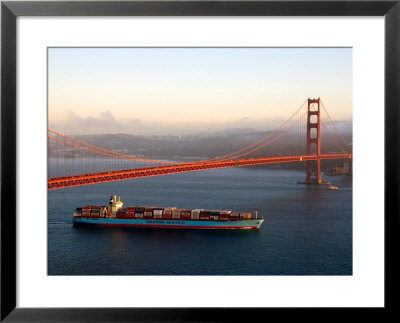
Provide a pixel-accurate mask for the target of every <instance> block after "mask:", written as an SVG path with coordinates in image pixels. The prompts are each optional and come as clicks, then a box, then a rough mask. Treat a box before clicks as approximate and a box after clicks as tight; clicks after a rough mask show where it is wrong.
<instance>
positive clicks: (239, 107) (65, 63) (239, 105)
mask: <svg viewBox="0 0 400 323" xmlns="http://www.w3.org/2000/svg"><path fill="white" fill-rule="evenodd" d="M317 97H320V98H321V100H322V101H323V103H324V106H325V107H326V108H327V110H328V111H329V114H330V115H331V117H332V119H333V120H334V121H338V122H339V123H340V122H344V121H351V120H352V49H351V48H260V47H255V48H49V49H48V118H49V120H48V122H49V129H51V130H54V131H59V132H62V133H64V134H70V135H77V134H102V133H127V134H135V135H169V134H171V135H185V134H192V133H198V132H213V131H219V130H223V129H232V128H254V129H257V130H260V131H267V130H272V129H274V128H275V127H276V126H278V125H279V124H280V123H281V122H282V121H284V120H286V119H287V118H289V117H290V116H291V115H292V114H293V113H294V112H295V111H296V110H297V109H298V108H299V107H300V106H301V105H302V104H303V103H304V101H305V100H306V99H307V98H317Z"/></svg>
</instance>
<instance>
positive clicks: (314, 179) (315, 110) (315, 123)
mask: <svg viewBox="0 0 400 323" xmlns="http://www.w3.org/2000/svg"><path fill="white" fill-rule="evenodd" d="M320 104H321V99H320V98H318V99H310V98H309V99H308V112H307V155H313V154H315V155H317V157H319V156H320V155H321V110H320ZM299 183H300V184H329V183H328V182H323V181H322V178H321V160H320V159H319V158H318V159H317V160H309V161H307V168H306V179H305V181H300V182H299Z"/></svg>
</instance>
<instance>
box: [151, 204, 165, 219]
mask: <svg viewBox="0 0 400 323" xmlns="http://www.w3.org/2000/svg"><path fill="white" fill-rule="evenodd" d="M162 215H163V209H162V208H159V207H156V208H154V209H153V217H154V219H162V217H163V216H162Z"/></svg>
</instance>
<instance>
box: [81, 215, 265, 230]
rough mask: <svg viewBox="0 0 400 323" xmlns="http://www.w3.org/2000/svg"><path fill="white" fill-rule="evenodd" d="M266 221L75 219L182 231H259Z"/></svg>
mask: <svg viewBox="0 0 400 323" xmlns="http://www.w3.org/2000/svg"><path fill="white" fill-rule="evenodd" d="M263 221H264V219H262V218H261V219H248V220H234V221H231V220H227V221H221V220H216V221H211V220H179V219H172V220H169V219H117V218H100V217H99V218H94V217H74V222H75V223H80V224H92V225H103V226H130V227H139V228H180V229H247V230H249V229H259V228H260V226H261V224H262V223H263Z"/></svg>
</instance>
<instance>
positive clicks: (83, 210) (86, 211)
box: [82, 206, 92, 217]
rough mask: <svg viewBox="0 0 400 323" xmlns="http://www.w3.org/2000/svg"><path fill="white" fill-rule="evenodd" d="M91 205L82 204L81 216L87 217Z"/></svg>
mask: <svg viewBox="0 0 400 323" xmlns="http://www.w3.org/2000/svg"><path fill="white" fill-rule="evenodd" d="M91 209H92V207H91V206H84V207H83V208H82V216H83V217H89V216H90V211H91Z"/></svg>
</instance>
